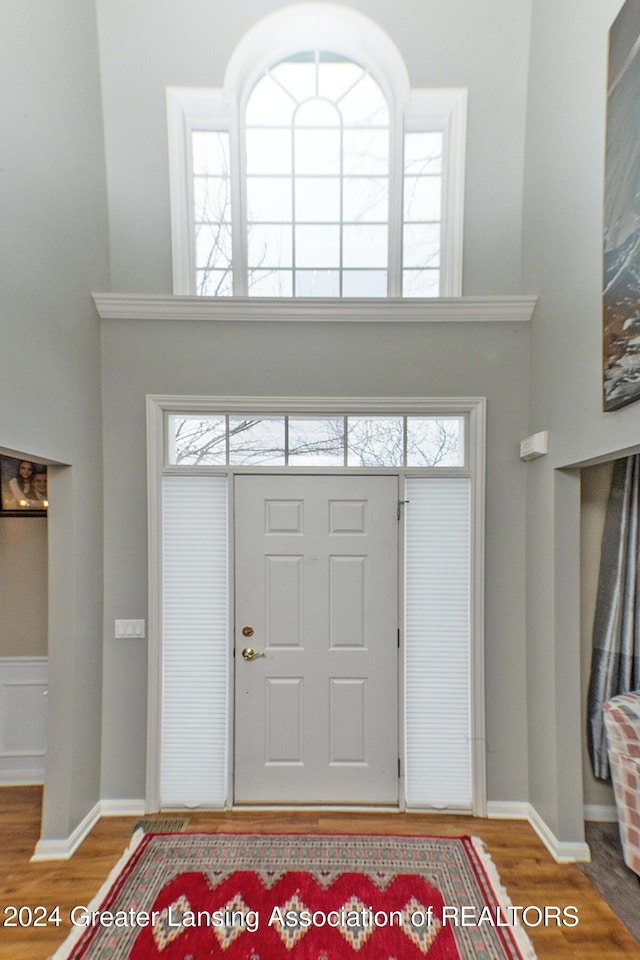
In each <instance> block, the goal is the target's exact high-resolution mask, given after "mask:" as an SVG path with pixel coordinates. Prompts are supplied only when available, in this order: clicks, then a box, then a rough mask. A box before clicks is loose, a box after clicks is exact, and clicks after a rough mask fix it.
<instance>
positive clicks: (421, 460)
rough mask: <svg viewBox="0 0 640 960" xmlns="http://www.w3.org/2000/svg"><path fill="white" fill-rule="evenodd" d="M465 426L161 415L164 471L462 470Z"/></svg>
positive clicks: (418, 420) (448, 419)
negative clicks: (212, 468)
mask: <svg viewBox="0 0 640 960" xmlns="http://www.w3.org/2000/svg"><path fill="white" fill-rule="evenodd" d="M464 428H465V418H464V417H456V416H439V417H433V416H431V417H430V416H364V415H358V416H355V415H354V416H352V415H349V416H326V417H325V416H302V415H291V416H288V415H284V416H282V415H280V416H265V415H263V414H261V415H258V416H254V417H252V416H248V415H247V414H233V413H229V414H220V415H204V414H193V415H191V414H189V415H186V414H169V415H168V417H167V432H168V462H169V465H172V466H240V465H243V464H251V465H253V466H290V467H307V466H318V467H359V468H362V467H369V468H375V467H442V468H444V467H464V466H465V461H466V458H465V429H464Z"/></svg>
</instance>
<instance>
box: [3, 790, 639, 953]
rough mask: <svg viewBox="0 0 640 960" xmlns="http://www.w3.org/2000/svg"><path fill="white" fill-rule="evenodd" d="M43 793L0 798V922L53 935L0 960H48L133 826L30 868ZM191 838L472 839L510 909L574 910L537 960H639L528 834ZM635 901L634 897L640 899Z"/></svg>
mask: <svg viewBox="0 0 640 960" xmlns="http://www.w3.org/2000/svg"><path fill="white" fill-rule="evenodd" d="M40 801H41V794H40V789H39V788H37V787H4V788H0V823H2V835H1V843H0V871H1V872H0V876H1V877H2V897H1V901H2V902H1V903H0V921H1V920H2V919H4V917H5V915H4V914H3V913H2V910H3V909H4V907H5V906H8V905H11V904H13V905H15V906H21V905H24V906H27V907H31V908H33V907H35V906H38V905H42V906H45V907H48V908H53V907H54V906H59V907H60V913H61V918H62V920H63V921H64V922H63V923H62V924H61V925H60V926H59V927H55V926H47V927H44V928H39V929H34V928H25V929H20V928H9V927H6V926H3V927H2V928H1V929H0V960H46V958H48V957H49V956H50V955H51V954H52V953H53V952H54V951H55V949H56V948H57V947H58V946H59V944H60V943H61V942H62V941H63V939H64V938H65V936H66V935H67V932H68V930H69V928H70V925H69V923H68V916H69V913H70V911H71V909H72V907H74V906H77V905H83V904H87V903H88V902H89V901H90V900H91V899H92V897H93V896H94V894H95V893H96V892H97V890H98V889H99V888H100V887H101V885H102V883H103V882H104V880H105V879H106V877H107V876H108V875H109V872H110V871H111V869H112V868H113V866H114V864H115V863H116V862H117V861H118V859H119V858H120V856H121V854H122V852H123V850H124V849H125V848H126V846H127V844H128V842H129V831H130V830H131V827H132V826H133V824H134V822H135V819H136V818H135V817H109V818H103V819H102V820H100V822H99V823H98V824H97V825H96V826H95V827H94V829H93V830H92V832H91V834H90V836H89V837H87V839H86V840H85V841H84V843H83V844H82V845H81V847H80V848H79V850H78V851H77V852H76V853H75V854H74V856H73V857H72V858H71V860H69V861H55V862H47V863H30V862H29V860H30V857H31V855H32V853H33V850H34V848H35V844H36V842H37V840H38V835H39V824H40ZM187 829H188V830H193V831H198V830H201V831H203V832H209V831H211V832H256V833H261V832H268V833H284V832H296V833H365V834H373V835H375V834H400V835H407V834H409V835H410V834H432V835H444V836H459V835H461V834H468V833H472V834H475V835H476V836H479V837H481V838H482V840H483V841H484V843H485V845H486V847H487V849H488V851H489V853H490V854H491V857H492V859H493V861H494V863H495V865H496V867H497V868H498V871H499V873H500V876H501V879H502V881H503V883H504V885H505V886H506V888H507V891H508V893H509V896H510V897H511V901H512V903H513V904H515V905H518V906H537V907H544V906H545V905H547V906H548V905H551V906H559V907H560V908H562V907H566V906H569V905H571V906H575V907H577V909H578V915H579V923H578V925H577V926H575V927H563V926H554V925H550V926H547V927H544V926H539V927H535V928H529V929H528V930H527V933H528V934H529V937H530V939H531V941H532V943H533V945H534V947H535V949H536V952H537V955H538V960H622V958H627V960H631V958H633V960H640V945H639V944H637V943H636V942H635V940H633V938H632V937H631V936H630V935H629V933H628V932H627V930H626V928H625V927H624V926H623V925H622V924H621V923H620V922H619V921H618V919H617V918H616V917H615V915H614V914H613V913H612V911H611V910H610V909H609V907H608V906H607V905H606V904H605V902H604V901H603V900H602V899H601V898H600V896H599V894H598V893H597V892H596V890H595V889H594V888H593V887H592V886H591V884H590V883H589V881H588V880H587V878H586V877H585V876H584V875H583V874H582V872H581V871H580V870H579V869H578V868H577V867H575V866H573V865H571V864H563V865H559V864H557V863H555V861H554V860H553V858H552V857H551V856H550V855H549V854H548V853H547V851H546V849H545V847H544V846H543V844H542V843H541V842H540V840H539V839H538V837H537V836H536V834H535V832H534V831H533V830H532V828H531V827H530V826H529V824H527V823H524V822H521V821H505V820H478V819H474V818H471V817H451V816H439V815H436V814H389V813H355V812H354V813H338V812H336V813H329V812H317V811H311V810H309V811H288V812H282V811H277V812H269V811H232V812H228V813H212V812H209V813H196V814H192V816H191V821H190V823H189V824H188V826H187ZM639 900H640V892H639Z"/></svg>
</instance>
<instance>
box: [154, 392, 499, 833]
mask: <svg viewBox="0 0 640 960" xmlns="http://www.w3.org/2000/svg"><path fill="white" fill-rule="evenodd" d="M229 412H233V413H239V414H242V413H247V414H261V413H262V414H265V415H266V414H269V413H270V414H290V415H295V414H301V415H304V414H307V415H320V414H325V415H340V414H352V415H353V414H362V415H385V414H386V415H394V414H395V415H403V414H408V415H414V416H446V415H450V416H451V415H454V416H455V415H458V416H465V417H466V418H467V429H466V431H465V442H466V456H465V462H466V465H465V467H464V468H460V467H455V468H447V467H435V468H422V469H415V468H390V469H369V470H366V471H365V470H362V469H356V468H351V469H350V468H344V467H340V468H333V469H331V468H326V467H323V468H313V469H311V468H291V467H282V468H274V467H263V468H253V469H248V468H247V466H242V467H224V468H220V467H195V468H194V467H182V466H180V467H176V466H171V465H169V464H168V462H167V448H168V444H167V436H166V426H165V424H166V414H168V413H178V414H179V413H183V414H188V413H191V414H195V413H202V414H205V415H206V414H220V413H229ZM485 431H486V400H485V398H484V397H479V398H476V397H474V398H453V399H449V398H444V399H443V398H439V399H429V398H422V397H419V398H416V397H393V398H380V397H377V398H356V399H354V398H353V397H348V398H345V397H329V398H315V397H314V398H312V399H310V398H306V399H305V398H302V399H301V398H299V397H202V396H197V397H184V396H175V397H174V396H148V397H147V485H148V564H149V607H148V701H147V771H146V796H145V807H146V810H147V811H148V812H152V811H155V810H157V809H159V802H160V755H161V754H160V750H161V742H160V731H161V719H162V716H161V709H162V701H161V691H162V653H163V648H162V549H161V546H162V540H161V533H162V531H161V516H162V513H161V508H162V496H161V485H162V478H163V476H165V475H170V474H176V473H177V474H182V475H184V474H185V473H187V474H188V473H197V474H203V473H209V474H218V475H220V474H223V475H227V476H229V477H230V478H231V477H232V476H233V474H235V473H256V474H259V473H270V474H276V473H288V474H290V473H292V472H297V473H323V474H327V475H328V474H331V473H340V474H345V473H346V474H348V473H354V474H357V473H366V474H367V475H375V474H376V473H378V474H387V475H389V474H391V475H394V476H399V477H400V479H401V480H403V479H404V477H406V476H407V475H411V476H416V475H420V476H439V477H446V476H468V477H470V478H471V481H472V486H471V489H472V494H471V504H472V519H471V544H470V548H471V604H470V609H471V663H470V669H471V678H470V691H471V725H472V733H471V736H472V744H471V767H472V796H473V799H472V813H473V814H474V815H476V816H486V813H487V799H486V740H485V679H484V664H485V656H484V542H485V521H484V503H485ZM229 497H230V507H231V509H230V516H229V532H230V536H229V545H230V556H229V569H230V570H232V569H233V563H234V557H233V549H234V548H233V537H232V535H231V533H232V520H233V485H232V484H230V493H229ZM400 538H401V539H400V555H401V556H402V549H403V544H402V528H401V529H400ZM402 586H403V576H401V578H400V592H401V593H402ZM399 599H400V611H399V621H400V629H401V632H402V634H403V632H404V631H403V623H402V600H403V597H402V596H401V597H400V598H399ZM233 609H234V591H233V582H232V578H230V583H229V623H230V624H232V623H233ZM232 642H233V636H232V631H231V630H230V634H229V644H230V647H229V649H230V650H231V643H232ZM400 653H401V656H400V664H399V680H400V691H399V704H400V717H399V735H400V738H401V744H403V743H404V721H403V713H404V682H403V677H404V644H402V646H401V651H400ZM227 682H228V689H229V694H230V703H229V730H228V744H229V747H228V751H227V778H228V779H227V783H228V790H227V805H228V806H229V805H231V803H232V796H233V790H232V777H233V736H234V731H233V708H234V704H233V702H232V700H233V696H232V693H233V658H232V657H231V656H230V657H229V666H228V680H227ZM403 773H404V771H403ZM400 798H401V800H400V806H401V808H404V791H403V778H401V782H400ZM441 812H442V811H441Z"/></svg>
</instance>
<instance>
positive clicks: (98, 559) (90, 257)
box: [0, 0, 109, 839]
mask: <svg viewBox="0 0 640 960" xmlns="http://www.w3.org/2000/svg"><path fill="white" fill-rule="evenodd" d="M2 16H3V27H2V30H1V31H0V130H2V137H1V141H2V146H1V147H0V209H1V210H2V230H1V231H0V250H1V252H0V289H1V290H2V296H1V297H0V324H1V328H2V346H1V348H0V411H2V412H1V413H0V447H2V448H4V449H5V450H6V451H8V452H11V451H15V452H16V453H17V454H19V455H26V456H27V458H28V459H31V460H35V459H37V460H38V461H48V462H49V463H60V464H68V465H71V468H70V469H68V468H67V469H62V468H60V469H56V468H53V469H52V470H51V471H50V486H49V494H50V498H51V504H52V506H51V514H50V517H49V521H48V522H49V550H50V561H51V562H50V564H49V571H50V588H51V590H50V596H51V604H50V619H49V637H48V642H49V658H50V660H49V667H50V681H51V687H50V689H51V700H50V711H49V753H48V757H47V772H46V788H45V805H44V814H43V836H44V837H45V838H49V839H53V838H61V837H67V836H68V835H69V834H70V833H71V831H72V830H73V828H74V827H75V826H76V825H77V824H78V823H79V821H80V820H81V819H82V817H84V816H85V814H86V813H87V811H88V810H89V809H90V808H91V807H92V806H93V805H94V803H95V802H96V800H97V799H98V796H99V771H100V702H101V673H102V671H101V644H102V619H101V607H102V601H101V594H102V501H101V494H102V455H101V429H102V427H101V404H100V358H99V329H98V323H97V319H96V315H95V311H94V309H93V305H92V302H91V299H90V296H89V291H90V290H91V289H92V288H95V287H104V286H105V285H106V284H108V282H109V278H108V269H107V268H108V258H107V254H108V250H107V220H106V203H105V179H104V152H103V140H102V128H101V106H100V91H99V82H98V81H99V78H98V72H97V40H96V23H95V13H94V10H93V8H92V5H91V4H87V3H86V2H85V0H30V2H29V3H24V2H22V0H6V2H5V3H4V4H3V8H2ZM23 522H25V523H27V522H28V521H23ZM32 522H33V521H32Z"/></svg>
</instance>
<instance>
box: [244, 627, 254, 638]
mask: <svg viewBox="0 0 640 960" xmlns="http://www.w3.org/2000/svg"><path fill="white" fill-rule="evenodd" d="M242 636H243V637H252V636H253V627H243V628H242Z"/></svg>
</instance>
